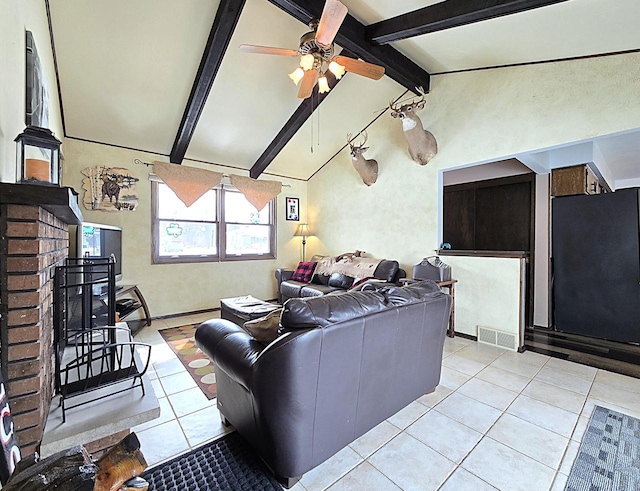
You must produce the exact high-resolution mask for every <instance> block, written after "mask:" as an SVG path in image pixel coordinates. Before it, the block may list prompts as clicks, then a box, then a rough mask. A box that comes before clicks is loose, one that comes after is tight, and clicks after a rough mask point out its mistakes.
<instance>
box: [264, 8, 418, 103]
mask: <svg viewBox="0 0 640 491" xmlns="http://www.w3.org/2000/svg"><path fill="white" fill-rule="evenodd" d="M269 2H271V3H272V4H274V5H276V6H277V7H279V8H281V9H282V10H284V11H285V12H286V13H288V14H289V15H291V16H292V17H294V18H296V19H298V20H299V21H301V22H304V23H305V24H308V23H309V21H310V20H311V19H319V18H320V16H321V15H322V9H323V7H324V2H321V1H318V0H269ZM335 43H336V44H338V45H340V46H341V47H342V48H344V49H347V50H348V51H350V52H351V53H352V54H353V55H354V57H356V58H362V59H363V60H365V61H367V62H369V63H375V64H376V65H381V66H383V67H384V68H385V75H387V76H389V77H390V78H392V79H393V80H395V81H396V82H398V83H399V84H400V85H402V86H403V87H406V88H407V89H409V90H411V91H413V92H414V93H416V94H418V91H417V90H416V87H422V88H423V89H424V90H425V91H426V92H428V91H429V73H427V72H426V71H425V70H424V69H422V68H421V67H419V66H418V65H417V64H415V63H414V62H413V61H411V60H410V59H409V58H407V57H406V56H404V55H403V54H402V53H400V52H399V51H397V50H396V49H394V48H393V47H391V46H387V45H381V46H373V45H371V44H370V43H369V42H368V41H367V40H366V33H365V26H364V25H363V24H362V23H360V22H359V21H358V20H356V19H355V18H354V17H352V16H351V15H350V14H347V17H346V18H345V20H344V22H343V23H342V26H340V30H339V31H338V34H337V35H336V37H335Z"/></svg>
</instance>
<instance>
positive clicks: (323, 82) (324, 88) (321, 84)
mask: <svg viewBox="0 0 640 491" xmlns="http://www.w3.org/2000/svg"><path fill="white" fill-rule="evenodd" d="M330 90H331V89H330V88H329V82H327V77H326V76H325V75H324V73H323V74H322V77H320V78H319V79H318V92H319V93H320V94H324V93H325V92H329V91H330Z"/></svg>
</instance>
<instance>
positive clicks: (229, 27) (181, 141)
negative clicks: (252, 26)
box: [169, 0, 246, 164]
mask: <svg viewBox="0 0 640 491" xmlns="http://www.w3.org/2000/svg"><path fill="white" fill-rule="evenodd" d="M245 1H246V0H221V1H220V6H219V7H218V11H217V12H216V17H215V19H214V21H213V26H211V32H210V33H209V38H208V39H207V44H206V46H205V48H204V53H203V54H202V59H201V60H200V66H199V67H198V72H197V73H196V78H195V80H194V82H193V87H192V88H191V94H190V95H189V100H188V102H187V106H186V108H185V110H184V114H183V115H182V121H180V126H179V128H178V133H177V135H176V139H175V141H174V142H173V148H172V149H171V154H170V155H169V159H170V161H171V162H172V163H174V164H180V163H182V160H183V159H184V156H185V154H186V153H187V148H188V147H189V143H190V142H191V138H192V137H193V133H194V132H195V129H196V125H197V124H198V120H199V119H200V115H201V114H202V110H203V109H204V105H205V104H206V103H207V97H208V96H209V92H210V91H211V86H212V85H213V81H214V80H215V78H216V74H217V73H218V69H219V68H220V64H221V63H222V58H223V57H224V54H225V52H226V51H227V47H228V46H229V41H231V36H232V35H233V31H234V30H235V28H236V25H237V24H238V20H239V19H240V14H241V13H242V9H243V7H244V4H245Z"/></svg>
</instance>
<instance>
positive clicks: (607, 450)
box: [565, 406, 640, 491]
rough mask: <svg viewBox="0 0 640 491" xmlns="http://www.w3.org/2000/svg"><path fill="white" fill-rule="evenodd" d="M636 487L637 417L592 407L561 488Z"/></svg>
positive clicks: (618, 490)
mask: <svg viewBox="0 0 640 491" xmlns="http://www.w3.org/2000/svg"><path fill="white" fill-rule="evenodd" d="M639 489H640V420H638V419H636V418H633V417H631V416H628V415H626V414H622V413H618V412H616V411H612V410H610V409H606V408H603V407H600V406H596V407H595V408H594V410H593V414H592V415H591V419H590V420H589V425H588V426H587V430H586V431H585V433H584V437H583V438H582V443H580V449H579V450H578V455H577V457H576V460H575V462H574V463H573V467H572V468H571V472H570V474H569V479H568V480H567V485H566V487H565V491H636V490H639Z"/></svg>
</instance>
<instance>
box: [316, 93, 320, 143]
mask: <svg viewBox="0 0 640 491" xmlns="http://www.w3.org/2000/svg"><path fill="white" fill-rule="evenodd" d="M318 97H320V95H318ZM316 112H317V113H318V139H317V141H316V145H317V146H320V105H318V107H317V108H316Z"/></svg>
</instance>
